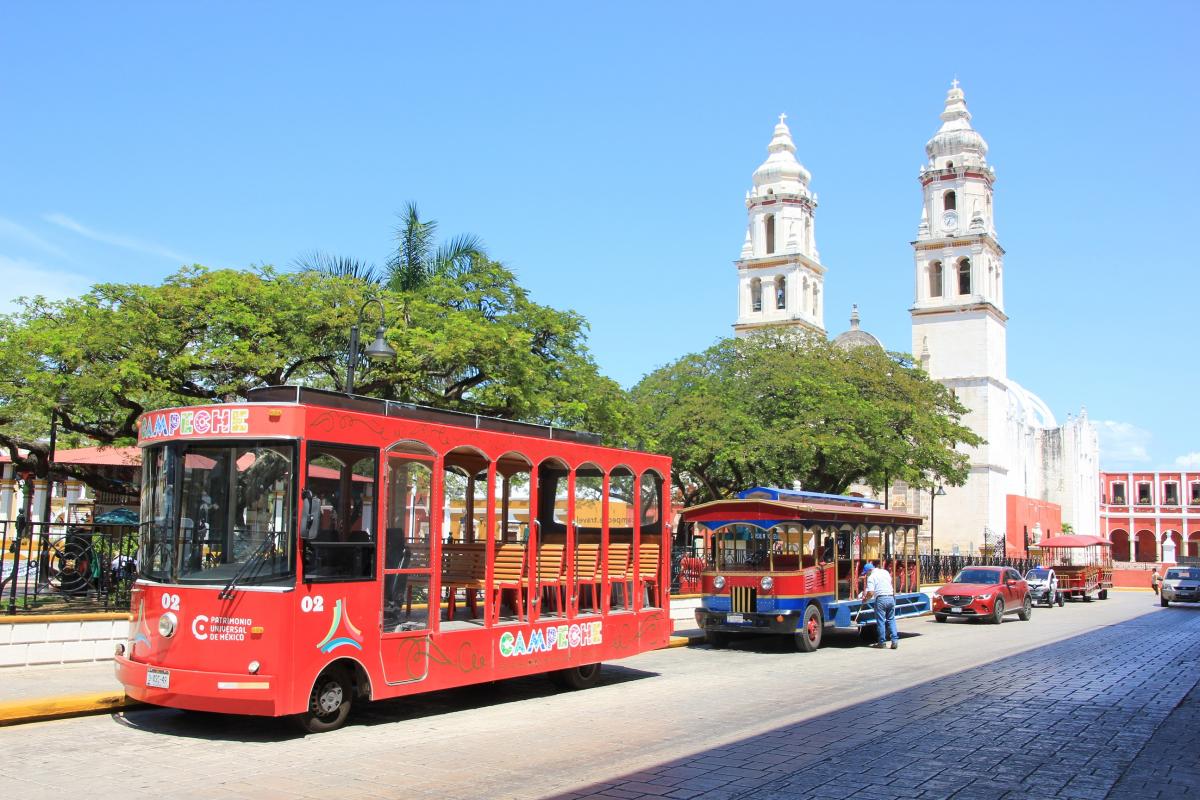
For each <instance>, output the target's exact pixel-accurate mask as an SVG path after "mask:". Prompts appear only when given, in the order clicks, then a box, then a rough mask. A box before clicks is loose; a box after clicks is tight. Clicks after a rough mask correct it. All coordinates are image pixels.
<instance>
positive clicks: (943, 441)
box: [632, 331, 981, 504]
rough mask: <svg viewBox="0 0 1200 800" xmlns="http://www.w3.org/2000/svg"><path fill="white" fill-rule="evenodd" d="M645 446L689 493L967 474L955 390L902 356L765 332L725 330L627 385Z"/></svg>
mask: <svg viewBox="0 0 1200 800" xmlns="http://www.w3.org/2000/svg"><path fill="white" fill-rule="evenodd" d="M632 396H633V400H634V402H635V407H636V416H637V425H638V430H639V431H640V432H641V437H642V439H643V441H644V443H645V445H646V446H647V447H649V448H652V449H657V450H660V451H662V452H665V453H667V454H669V455H671V456H672V457H673V459H674V475H673V481H674V483H675V486H676V488H677V489H678V490H679V491H680V492H681V493H682V495H683V497H684V499H685V501H686V502H688V503H689V504H690V503H696V502H702V501H705V500H711V499H717V498H721V497H728V496H730V495H732V494H733V493H734V492H736V491H737V490H739V489H743V488H746V487H749V486H754V485H776V486H790V485H792V483H793V482H794V481H799V482H800V483H801V485H802V486H803V487H804V488H806V489H811V490H814V491H821V492H833V493H839V492H843V491H845V490H846V489H847V488H848V487H849V486H851V485H852V484H855V483H866V484H869V485H872V486H875V487H882V486H883V485H885V484H886V483H887V482H888V481H891V480H905V481H908V482H910V483H913V484H916V485H927V484H928V483H929V482H931V481H932V480H935V479H936V480H940V481H942V482H947V483H950V484H952V485H958V484H961V483H962V482H964V481H965V480H966V476H967V469H968V462H967V458H966V456H965V455H964V453H963V452H961V451H960V449H959V447H960V446H973V445H977V444H979V443H980V442H981V439H980V438H979V437H978V436H977V435H975V434H974V433H973V432H972V431H971V430H970V429H968V428H967V427H965V426H964V425H962V423H961V418H962V415H963V414H964V413H966V408H965V407H964V406H962V405H961V404H960V403H959V402H958V401H957V399H956V398H955V397H954V395H953V393H952V392H950V391H949V390H948V389H946V388H945V387H944V386H942V385H941V384H938V383H935V382H933V381H931V380H929V379H928V378H927V377H926V376H925V374H924V372H922V371H921V370H920V369H919V368H917V367H916V366H914V364H913V363H912V360H911V359H910V358H909V357H908V356H906V355H904V354H900V353H888V352H885V351H883V350H881V349H878V348H870V347H862V348H856V349H853V350H849V351H847V350H843V349H841V348H838V347H836V346H834V345H832V344H831V343H829V342H827V341H825V340H824V339H823V338H819V337H815V336H802V335H796V334H794V333H790V332H786V331H768V332H764V333H762V334H757V335H755V336H752V337H749V338H746V339H726V340H722V341H720V342H718V343H717V344H715V345H713V346H712V347H711V348H709V349H708V350H706V351H705V352H703V353H697V354H692V355H687V356H684V357H683V358H681V359H679V360H678V361H676V362H674V363H673V364H669V365H667V366H665V367H663V368H661V369H659V370H657V371H655V372H653V373H651V374H650V375H648V376H646V377H645V378H644V379H643V380H642V381H641V382H640V383H639V384H638V385H637V386H635V387H634V389H633V390H632Z"/></svg>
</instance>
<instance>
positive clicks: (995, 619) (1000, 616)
mask: <svg viewBox="0 0 1200 800" xmlns="http://www.w3.org/2000/svg"><path fill="white" fill-rule="evenodd" d="M1002 622H1004V598H1003V597H997V598H996V605H995V606H993V607H992V619H991V623H992V624H993V625H999V624H1000V623H1002Z"/></svg>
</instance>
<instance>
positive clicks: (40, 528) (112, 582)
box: [0, 519, 137, 614]
mask: <svg viewBox="0 0 1200 800" xmlns="http://www.w3.org/2000/svg"><path fill="white" fill-rule="evenodd" d="M136 578H137V528H136V527H135V526H132V525H104V524H95V523H86V524H71V525H64V524H63V523H61V522H59V523H44V522H34V523H26V522H25V520H23V519H21V520H0V613H5V614H39V613H40V614H55V613H79V612H87V611H125V610H127V609H128V608H129V590H130V587H131V586H132V585H133V581H134V579H136Z"/></svg>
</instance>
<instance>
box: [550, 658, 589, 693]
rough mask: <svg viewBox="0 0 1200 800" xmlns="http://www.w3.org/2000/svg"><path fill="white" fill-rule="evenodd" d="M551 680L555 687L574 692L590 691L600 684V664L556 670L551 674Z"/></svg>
mask: <svg viewBox="0 0 1200 800" xmlns="http://www.w3.org/2000/svg"><path fill="white" fill-rule="evenodd" d="M550 680H551V681H553V682H554V685H555V686H560V687H562V688H563V689H569V690H571V691H573V692H574V691H578V690H580V689H590V688H592V687H593V686H595V685H596V684H597V683H599V682H600V664H599V663H596V664H580V665H579V666H578V667H567V668H566V669H560V670H555V671H554V672H551V673H550Z"/></svg>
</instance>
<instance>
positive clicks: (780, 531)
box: [682, 487, 929, 652]
mask: <svg viewBox="0 0 1200 800" xmlns="http://www.w3.org/2000/svg"><path fill="white" fill-rule="evenodd" d="M881 505H883V504H882V503H880V502H879V501H877V500H867V499H865V498H862V497H850V496H846V495H832V494H823V493H820V492H803V491H792V490H787V489H776V488H772V487H756V488H754V489H747V490H745V491H742V492H740V493H739V494H738V499H735V500H717V501H714V502H711V503H704V504H702V505H698V506H693V507H691V508H686V509H684V510H683V513H682V519H683V521H684V522H692V523H696V525H697V526H698V529H699V530H700V532H701V533H702V535H703V537H704V541H705V552H706V561H707V563H706V565H705V568H704V572H703V573H702V575H701V583H702V590H701V591H702V594H703V599H702V600H701V606H700V608H698V609H696V612H695V613H696V624H697V625H698V626H699V627H700V628H701V629H703V630H704V635H705V640H706V641H707V642H708V643H709V644H710V645H712V646H714V647H723V646H724V645H725V644H726V643H728V641H729V638H730V637H731V636H733V635H736V634H742V633H759V634H761V633H776V634H783V635H786V636H788V637H789V638H790V639H791V640H792V642H793V643H794V644H795V646H796V649H798V650H800V651H802V652H812V651H813V650H816V649H817V648H818V647H820V646H821V638H822V635H823V633H824V631H825V629H826V628H834V627H838V628H854V627H858V628H859V630H860V632H861V633H862V634H863V635H864V636H865V635H867V634H871V635H874V631H875V627H876V623H875V611H874V608H873V606H872V604H871V603H870V602H869V601H868V602H867V603H863V602H861V601H860V600H859V597H860V595H861V593H862V590H863V588H864V583H865V579H864V578H863V577H862V567H863V565H864V564H866V563H867V562H868V561H870V562H872V563H873V564H874V565H876V566H881V567H885V568H886V569H887V570H888V572H890V573H891V575H892V583H893V586H894V587H895V590H896V616H897V617H907V616H916V615H919V614H924V613H927V612H928V611H929V597H928V596H927V595H925V594H923V593H922V592H921V571H920V562H919V561H918V559H917V527H918V526H919V525H920V523H921V517H920V516H918V515H915V514H907V513H904V512H901V511H889V510H887V509H883V508H878V506H881Z"/></svg>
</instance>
